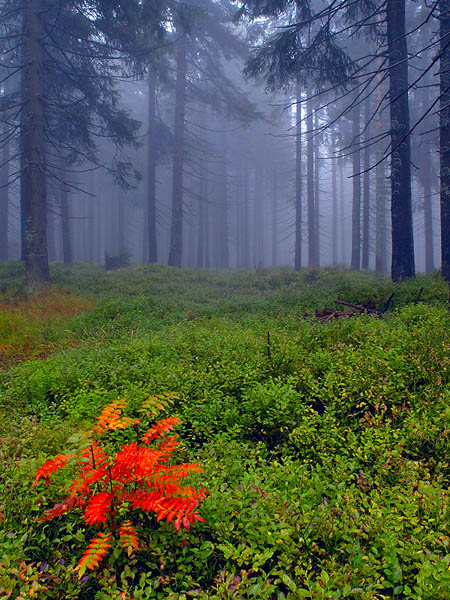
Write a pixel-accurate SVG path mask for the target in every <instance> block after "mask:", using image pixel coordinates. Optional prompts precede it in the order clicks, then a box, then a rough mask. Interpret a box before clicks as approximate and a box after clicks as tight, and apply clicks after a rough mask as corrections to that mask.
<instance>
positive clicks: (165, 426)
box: [33, 395, 207, 577]
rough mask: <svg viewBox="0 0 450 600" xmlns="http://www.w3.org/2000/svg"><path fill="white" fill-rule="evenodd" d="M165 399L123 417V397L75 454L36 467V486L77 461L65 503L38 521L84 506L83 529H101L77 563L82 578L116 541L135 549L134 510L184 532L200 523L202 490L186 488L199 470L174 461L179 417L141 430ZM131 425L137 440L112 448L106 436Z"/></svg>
mask: <svg viewBox="0 0 450 600" xmlns="http://www.w3.org/2000/svg"><path fill="white" fill-rule="evenodd" d="M169 400H170V397H169V396H168V395H165V396H156V397H153V398H149V399H148V400H147V401H146V402H144V405H143V406H142V408H141V409H140V411H139V412H140V414H141V415H142V416H141V417H140V418H132V417H127V416H124V414H123V411H124V409H125V407H126V400H120V401H119V402H113V403H112V404H109V405H108V406H106V407H105V408H104V409H103V411H102V413H101V414H100V416H99V417H98V419H97V422H96V424H95V425H94V427H93V428H92V430H91V431H90V432H89V435H88V437H87V439H88V444H87V445H85V446H84V447H81V448H79V450H78V451H77V452H75V453H73V454H58V455H57V456H55V457H54V458H53V459H51V460H48V461H46V462H45V463H44V464H43V465H42V466H41V467H40V468H39V469H38V470H37V472H36V477H35V479H34V483H33V486H37V485H39V484H46V485H49V484H50V479H51V477H53V476H54V475H55V473H57V472H58V471H59V470H61V469H64V468H65V467H66V466H67V465H69V464H73V463H75V465H76V471H77V476H76V477H75V479H74V480H73V481H72V482H71V484H70V485H69V487H68V489H66V490H65V494H66V495H65V497H64V498H63V500H61V502H59V503H57V504H55V505H54V506H53V507H52V508H50V509H49V510H47V511H46V513H45V515H44V516H43V517H42V518H41V519H39V521H46V520H49V519H54V518H55V517H58V516H60V515H63V514H65V513H67V512H69V511H71V510H74V509H81V510H82V512H83V517H84V521H85V523H86V524H87V525H90V526H97V527H101V528H102V529H103V531H102V532H99V533H98V535H97V536H96V537H94V538H93V539H92V540H91V541H90V543H89V545H88V547H87V549H86V551H85V553H84V554H83V556H82V558H81V560H80V561H79V564H78V567H77V569H78V575H79V577H82V576H83V574H84V573H85V572H86V569H90V570H94V569H95V568H96V567H97V566H98V565H99V564H100V562H101V560H102V559H103V558H104V557H105V556H106V554H108V552H109V549H110V548H111V546H112V545H113V544H118V545H119V546H120V547H122V548H124V549H125V550H126V551H127V553H128V555H129V556H131V554H132V553H133V552H135V551H136V550H138V548H139V539H138V533H137V529H138V525H137V523H138V522H139V521H138V518H137V515H138V514H139V512H138V511H139V510H140V511H144V512H150V513H154V514H155V515H156V519H157V521H161V520H163V519H164V520H166V521H167V522H168V523H170V522H173V523H174V525H175V528H176V529H180V527H184V528H185V529H189V527H190V525H191V524H192V523H194V522H195V521H204V519H203V518H202V517H201V516H200V515H199V513H198V512H197V510H196V509H197V506H198V504H199V503H200V502H201V501H203V500H204V499H205V497H206V495H207V491H206V490H204V489H203V488H200V489H194V488H193V487H191V486H190V485H184V484H183V480H184V479H185V478H186V477H187V476H188V475H189V474H190V473H194V472H200V471H201V469H200V467H199V465H198V464H192V463H186V464H172V463H173V460H172V457H173V453H174V451H175V449H176V448H177V447H178V445H179V442H178V439H177V435H176V434H174V433H173V429H174V427H176V425H177V424H178V423H179V419H178V417H168V418H165V419H162V420H160V421H157V422H156V423H154V424H153V425H152V426H151V427H145V430H144V424H145V422H146V421H148V417H149V416H150V417H154V414H155V411H156V412H157V411H159V410H161V409H162V408H165V407H166V406H167V404H168V403H169ZM130 427H132V428H133V429H134V434H135V438H136V439H135V440H134V441H131V442H129V443H125V444H123V445H122V446H121V447H119V449H117V442H116V444H114V443H111V439H109V438H111V435H110V433H111V432H116V431H119V430H125V429H129V428H130ZM171 432H172V433H171ZM169 433H171V435H168V434H169ZM136 522H137V523H136Z"/></svg>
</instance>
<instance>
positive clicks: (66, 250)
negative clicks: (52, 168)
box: [60, 163, 73, 265]
mask: <svg viewBox="0 0 450 600" xmlns="http://www.w3.org/2000/svg"><path fill="white" fill-rule="evenodd" d="M63 166H64V163H63ZM61 179H62V180H63V183H62V184H61V185H62V187H61V192H60V201H61V232H62V247H63V261H64V264H65V265H71V264H72V263H73V242H72V232H71V227H70V218H71V215H70V200H69V188H68V187H67V186H66V185H65V173H64V171H61Z"/></svg>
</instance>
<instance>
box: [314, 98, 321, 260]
mask: <svg viewBox="0 0 450 600" xmlns="http://www.w3.org/2000/svg"><path fill="white" fill-rule="evenodd" d="M314 129H315V131H316V132H317V131H318V129H319V117H318V113H317V110H316V111H314ZM314 255H315V257H316V266H317V267H320V143H319V138H318V136H316V138H315V139H314Z"/></svg>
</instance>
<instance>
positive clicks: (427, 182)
mask: <svg viewBox="0 0 450 600" xmlns="http://www.w3.org/2000/svg"><path fill="white" fill-rule="evenodd" d="M431 83H432V82H431V80H430V78H428V77H425V78H424V86H425V87H424V89H423V94H422V113H423V114H425V112H426V111H427V110H428V109H429V107H430V103H431V101H430V88H429V87H428V86H429V85H431ZM426 129H430V122H429V121H425V122H424V127H423V131H422V132H421V133H422V136H421V137H422V141H421V142H420V147H421V150H422V152H421V165H420V167H421V170H422V174H423V176H422V183H423V213H424V229H425V272H426V273H431V272H432V271H433V270H434V248H433V201H432V193H433V174H432V161H431V156H430V155H429V153H430V145H431V143H432V142H431V141H430V140H427V139H426V138H425V133H426Z"/></svg>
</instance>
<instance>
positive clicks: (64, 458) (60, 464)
mask: <svg viewBox="0 0 450 600" xmlns="http://www.w3.org/2000/svg"><path fill="white" fill-rule="evenodd" d="M73 456H75V455H74V454H58V455H57V456H55V457H54V458H51V459H50V460H48V461H47V462H45V463H44V464H43V465H42V467H40V468H39V469H38V470H37V471H36V477H35V479H34V482H33V484H32V487H35V486H36V485H37V484H38V483H39V481H40V480H41V479H44V480H45V483H46V484H47V485H48V484H49V481H50V476H51V475H54V474H55V473H56V472H57V471H58V470H59V469H63V468H64V467H65V466H66V464H67V462H68V461H69V460H70V459H71V458H73Z"/></svg>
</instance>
